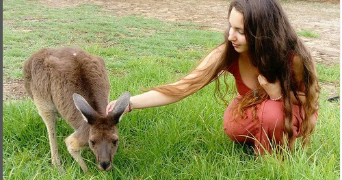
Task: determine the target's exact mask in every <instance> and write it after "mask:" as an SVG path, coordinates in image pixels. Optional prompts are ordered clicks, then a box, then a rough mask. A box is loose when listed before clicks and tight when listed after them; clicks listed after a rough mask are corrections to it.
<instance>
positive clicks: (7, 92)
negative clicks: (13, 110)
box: [2, 80, 27, 101]
mask: <svg viewBox="0 0 342 180" xmlns="http://www.w3.org/2000/svg"><path fill="white" fill-rule="evenodd" d="M2 90H3V97H2V100H3V101H8V100H11V99H22V98H24V97H26V96H27V94H26V90H25V87H24V81H23V80H5V81H4V83H3V86H2Z"/></svg>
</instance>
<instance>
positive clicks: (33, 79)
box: [23, 47, 110, 129]
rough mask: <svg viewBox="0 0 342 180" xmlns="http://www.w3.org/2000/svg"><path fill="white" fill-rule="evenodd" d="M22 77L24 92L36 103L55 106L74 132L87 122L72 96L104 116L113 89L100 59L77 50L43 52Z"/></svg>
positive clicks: (74, 48)
mask: <svg viewBox="0 0 342 180" xmlns="http://www.w3.org/2000/svg"><path fill="white" fill-rule="evenodd" d="M23 73H24V84H25V88H26V90H27V92H28V94H29V96H30V97H31V98H32V99H33V100H34V101H35V103H37V101H38V102H42V103H45V106H54V107H55V109H56V111H58V112H59V113H60V115H61V116H62V117H63V118H64V119H65V120H67V121H68V123H69V124H70V125H71V126H72V127H73V128H74V129H77V128H79V127H80V126H81V124H82V123H84V121H83V120H82V116H81V114H80V112H79V111H78V110H77V109H76V107H75V105H74V101H73V98H72V95H73V93H78V94H80V95H82V96H83V97H84V98H85V99H86V100H87V101H88V102H89V104H90V105H91V106H92V107H93V108H94V110H96V111H97V112H98V113H100V114H105V112H104V110H105V109H106V105H107V104H108V98H109V89H110V87H109V80H108V76H107V73H106V68H105V63H104V61H103V60H102V59H101V58H100V57H98V56H95V55H92V54H89V53H87V52H85V51H83V50H82V49H80V48H76V47H63V48H57V49H50V48H44V49H42V50H40V51H38V52H36V53H35V54H33V55H32V56H31V57H30V58H29V60H27V61H26V62H25V65H24V70H23Z"/></svg>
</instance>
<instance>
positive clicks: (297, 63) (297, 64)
mask: <svg viewBox="0 0 342 180" xmlns="http://www.w3.org/2000/svg"><path fill="white" fill-rule="evenodd" d="M303 66H304V65H303V59H302V58H301V57H300V56H298V55H295V56H294V57H293V71H294V73H295V74H296V75H301V74H302V73H303Z"/></svg>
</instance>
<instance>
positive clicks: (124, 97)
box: [109, 92, 131, 124]
mask: <svg viewBox="0 0 342 180" xmlns="http://www.w3.org/2000/svg"><path fill="white" fill-rule="evenodd" d="M130 98H131V95H130V93H129V92H124V93H123V94H121V96H120V97H119V98H118V99H117V101H116V103H115V106H114V108H113V110H112V111H111V112H109V117H110V118H111V119H112V120H113V122H114V124H117V123H119V121H120V120H121V117H122V115H123V113H124V112H125V109H126V107H127V106H128V105H129V100H130Z"/></svg>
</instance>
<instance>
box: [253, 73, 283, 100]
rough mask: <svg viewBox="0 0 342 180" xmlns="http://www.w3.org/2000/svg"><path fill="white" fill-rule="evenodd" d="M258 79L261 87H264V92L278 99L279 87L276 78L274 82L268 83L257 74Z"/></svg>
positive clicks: (279, 95)
mask: <svg viewBox="0 0 342 180" xmlns="http://www.w3.org/2000/svg"><path fill="white" fill-rule="evenodd" d="M258 81H259V84H260V85H261V87H262V88H264V90H265V91H266V93H267V94H268V95H269V96H270V99H274V100H278V99H280V98H281V96H282V95H281V87H280V82H279V80H278V79H277V80H276V82H274V83H269V82H268V81H267V79H266V78H265V77H264V76H263V75H259V76H258Z"/></svg>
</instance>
